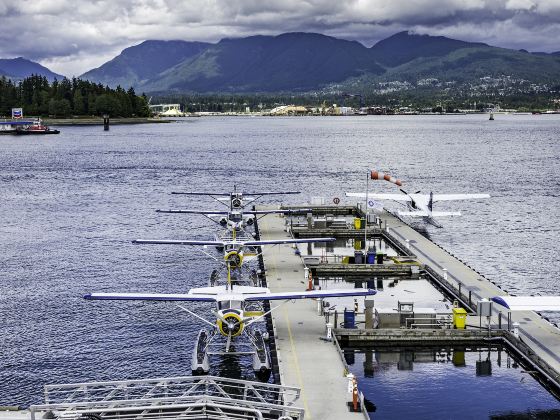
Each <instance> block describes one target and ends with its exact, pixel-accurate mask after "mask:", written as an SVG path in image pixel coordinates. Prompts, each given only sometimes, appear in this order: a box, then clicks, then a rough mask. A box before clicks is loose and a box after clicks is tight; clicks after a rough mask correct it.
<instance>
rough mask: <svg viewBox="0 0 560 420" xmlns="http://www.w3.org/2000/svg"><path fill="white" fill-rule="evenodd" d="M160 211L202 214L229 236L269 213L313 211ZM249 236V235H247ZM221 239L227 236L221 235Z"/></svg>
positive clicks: (303, 212)
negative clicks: (223, 229) (222, 228)
mask: <svg viewBox="0 0 560 420" xmlns="http://www.w3.org/2000/svg"><path fill="white" fill-rule="evenodd" d="M156 212H158V213H166V214H200V215H202V216H204V217H206V218H207V219H209V220H211V221H212V222H214V223H216V224H218V225H220V226H222V227H224V228H226V229H227V233H228V234H229V235H228V236H231V232H233V231H236V232H237V236H238V237H239V236H240V235H239V234H240V233H241V234H243V233H244V232H245V229H246V228H247V227H248V226H253V225H254V224H255V221H256V220H258V219H260V218H262V217H264V216H266V215H268V214H283V215H286V216H292V215H299V214H307V213H309V212H311V209H297V210H288V209H278V210H246V209H244V208H241V209H235V210H233V209H229V210H191V209H184V210H183V209H181V210H174V209H158V210H156ZM245 236H247V235H245ZM218 237H219V238H220V239H223V238H225V237H227V236H224V235H220V236H218Z"/></svg>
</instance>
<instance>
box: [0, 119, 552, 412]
mask: <svg viewBox="0 0 560 420" xmlns="http://www.w3.org/2000/svg"><path fill="white" fill-rule="evenodd" d="M559 138H560V118H559V117H558V116H554V115H550V116H549V115H541V116H532V115H519V116H513V115H499V116H496V120H495V121H488V120H487V119H486V118H485V117H484V116H463V115H461V116H437V117H435V116H426V117H424V116H422V117H420V116H395V117H355V118H354V117H347V118H336V117H333V118H329V117H325V118H265V117H262V118H259V117H257V118H244V117H238V118H219V117H213V118H197V119H185V120H181V121H179V122H177V123H172V124H157V125H137V126H115V127H111V130H110V131H109V132H103V131H102V128H101V127H64V129H63V130H62V133H61V134H60V135H58V136H48V138H44V137H36V138H35V137H33V136H27V137H25V138H20V137H11V136H4V137H3V138H2V139H1V141H2V152H1V153H0V191H1V192H2V193H1V198H2V204H1V205H0V234H1V237H2V240H1V242H2V249H3V252H2V256H1V257H0V272H1V274H0V278H1V281H0V405H15V404H18V405H27V404H29V403H32V402H40V399H41V389H42V385H43V384H45V383H63V382H77V381H86V380H108V379H123V378H140V377H154V376H172V375H173V376H174V375H185V374H189V373H190V372H189V370H190V356H191V349H192V342H193V340H194V338H195V336H196V332H197V330H198V328H199V325H198V322H195V321H193V320H192V319H190V318H188V315H187V314H185V313H184V312H182V311H180V310H179V309H177V308H176V307H175V306H174V305H166V304H162V303H132V302H98V303H94V302H86V301H84V300H83V299H82V298H81V296H82V295H83V294H84V293H86V292H89V291H154V292H185V291H187V290H188V289H189V288H191V287H196V286H201V285H205V284H206V283H207V279H208V276H209V275H210V272H211V270H212V269H213V268H214V267H215V264H216V263H215V262H214V261H212V260H210V259H208V258H207V257H206V256H204V255H200V253H199V252H197V250H196V248H186V247H157V246H146V247H142V246H135V245H132V244H131V243H130V240H131V239H135V238H169V239H179V238H187V237H195V238H211V237H212V235H213V232H214V230H215V228H214V226H211V225H210V224H208V223H207V221H206V219H204V218H202V217H197V216H187V215H163V214H157V213H155V212H154V210H155V209H157V208H167V207H188V208H216V207H217V206H219V205H218V204H217V203H215V202H213V201H211V200H205V201H204V202H197V201H196V200H192V199H188V198H186V197H180V196H171V195H169V194H168V193H169V192H170V191H171V190H177V189H182V190H217V191H224V190H225V191H229V190H231V189H232V188H233V186H234V185H237V186H238V188H241V189H244V190H257V189H258V190H261V189H265V190H269V189H298V190H301V191H302V192H303V194H302V196H299V197H298V196H288V197H286V198H284V199H283V200H285V202H286V203H301V202H302V201H305V200H308V199H309V197H311V196H322V197H325V199H326V201H327V202H330V201H332V199H333V198H334V197H340V198H341V200H342V202H343V203H344V202H347V203H351V201H350V200H346V199H345V198H344V192H345V191H362V190H363V189H364V188H365V176H366V170H367V168H371V169H380V170H384V171H387V172H390V173H392V174H394V175H396V176H398V177H399V178H401V179H403V181H404V187H403V188H404V189H405V190H407V191H412V192H414V191H418V190H421V191H422V192H426V193H427V192H429V191H430V190H433V191H434V192H441V193H454V192H465V193H467V192H488V193H490V194H491V195H492V198H491V199H489V200H484V201H480V202H457V203H453V204H445V203H442V204H441V206H438V207H437V208H438V209H441V210H445V209H450V210H451V209H452V210H457V209H458V210H461V211H462V213H463V216H462V217H456V218H449V219H445V220H442V224H443V225H444V228H443V229H437V228H434V227H431V226H423V225H421V224H419V225H418V228H419V229H423V230H424V231H425V232H426V234H427V235H429V236H430V237H431V238H432V239H433V240H434V241H435V242H437V243H439V244H440V245H442V246H443V247H444V248H446V249H448V250H449V251H451V252H453V253H454V254H455V255H457V256H459V257H460V258H461V259H463V260H464V261H467V262H468V263H469V264H470V265H471V266H473V267H474V268H476V269H477V270H478V271H479V272H480V273H482V274H484V275H485V276H487V277H488V278H490V279H492V280H494V281H495V282H496V283H497V284H499V285H501V286H503V288H505V289H507V290H508V291H509V292H510V293H518V294H519V293H543V294H544V293H557V290H558V277H559V274H560V268H559V266H558V264H556V260H557V259H558V256H559V253H560V250H559V247H558V243H557V237H558V233H559V230H560V224H559V223H558V216H559V212H558V208H557V203H558V197H559V195H560V183H559V181H558V173H560V163H559V159H558V156H559V151H560V147H559V145H558V139H559ZM370 186H371V189H372V190H375V191H381V192H394V189H393V188H392V187H394V186H392V185H385V184H384V183H370ZM199 306H200V310H201V311H208V310H209V308H208V307H207V305H204V304H200V305H199ZM550 318H551V320H553V321H560V316H555V314H552V315H551V316H550ZM215 368H216V369H217V370H218V371H216V372H215V373H217V374H220V373H226V374H228V372H219V369H220V367H219V366H216V367H215ZM229 374H233V375H240V376H244V375H248V374H245V373H244V370H241V371H239V372H233V373H232V372H230V373H229Z"/></svg>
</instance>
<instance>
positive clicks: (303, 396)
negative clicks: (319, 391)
mask: <svg viewBox="0 0 560 420" xmlns="http://www.w3.org/2000/svg"><path fill="white" fill-rule="evenodd" d="M272 217H274V216H272ZM261 220H262V222H263V224H264V225H265V229H266V230H268V223H267V222H266V217H263V218H262V219H261ZM260 239H261V240H262V238H260ZM263 258H264V256H263ZM270 258H271V260H272V264H271V269H270V272H271V274H272V272H274V276H269V277H268V279H269V280H270V278H271V277H275V278H278V271H277V270H276V267H277V263H276V256H275V255H274V252H271V253H270ZM265 268H268V267H265ZM267 271H268V270H267ZM282 312H283V313H284V319H285V320H286V326H287V327H288V336H289V338H290V346H291V348H292V358H293V360H294V366H295V368H296V376H297V380H298V382H299V386H300V388H301V399H302V400H303V408H304V410H305V418H306V419H311V418H312V416H311V411H310V410H309V405H308V404H307V397H306V394H305V387H304V386H303V378H302V376H301V370H300V368H299V360H298V357H297V354H296V346H295V343H294V337H293V335H292V329H291V328H290V318H289V317H288V313H287V312H286V307H284V308H282Z"/></svg>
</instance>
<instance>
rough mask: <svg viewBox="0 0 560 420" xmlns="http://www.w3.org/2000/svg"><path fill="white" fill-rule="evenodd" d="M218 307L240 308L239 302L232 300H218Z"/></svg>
mask: <svg viewBox="0 0 560 420" xmlns="http://www.w3.org/2000/svg"><path fill="white" fill-rule="evenodd" d="M218 309H219V310H224V309H241V302H238V301H233V300H223V301H221V302H218Z"/></svg>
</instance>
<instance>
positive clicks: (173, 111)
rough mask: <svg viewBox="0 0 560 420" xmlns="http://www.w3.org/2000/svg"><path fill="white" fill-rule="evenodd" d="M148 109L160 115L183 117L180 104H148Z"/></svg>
mask: <svg viewBox="0 0 560 420" xmlns="http://www.w3.org/2000/svg"><path fill="white" fill-rule="evenodd" d="M150 111H152V113H153V114H155V115H159V116H160V117H183V116H184V115H185V114H184V113H183V112H182V111H181V105H180V104H159V105H150Z"/></svg>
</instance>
